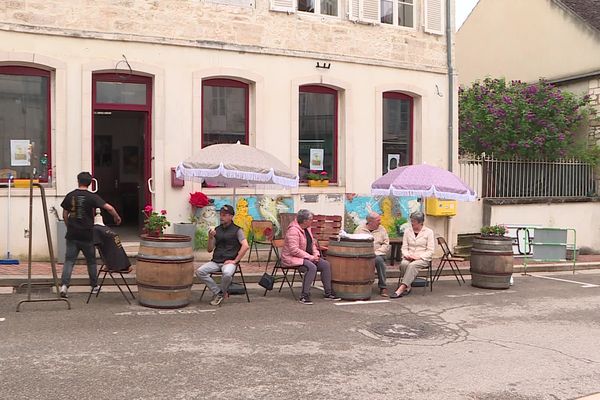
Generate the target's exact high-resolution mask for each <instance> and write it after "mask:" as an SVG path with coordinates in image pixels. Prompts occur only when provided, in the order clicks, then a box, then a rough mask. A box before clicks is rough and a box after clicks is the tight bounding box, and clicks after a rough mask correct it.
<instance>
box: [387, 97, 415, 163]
mask: <svg viewBox="0 0 600 400" xmlns="http://www.w3.org/2000/svg"><path fill="white" fill-rule="evenodd" d="M383 98H384V99H394V100H408V101H409V108H410V114H409V118H410V121H409V138H408V165H412V163H413V145H414V140H415V132H414V120H415V119H414V112H415V107H414V98H412V97H411V96H409V95H407V94H404V93H399V92H384V93H383ZM383 110H385V109H384V108H383V107H382V114H381V123H382V125H383V112H384V111H383ZM382 134H383V132H382ZM381 150H382V154H383V136H382V138H381ZM382 162H383V160H382Z"/></svg>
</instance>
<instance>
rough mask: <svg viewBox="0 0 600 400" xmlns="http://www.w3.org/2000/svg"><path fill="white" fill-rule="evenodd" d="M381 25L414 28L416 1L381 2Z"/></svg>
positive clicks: (394, 0) (390, 0)
mask: <svg viewBox="0 0 600 400" xmlns="http://www.w3.org/2000/svg"><path fill="white" fill-rule="evenodd" d="M380 2H381V23H382V24H390V25H397V26H405V27H408V28H414V26H415V23H414V12H415V5H414V0H380Z"/></svg>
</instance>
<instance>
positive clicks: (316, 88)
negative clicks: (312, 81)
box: [298, 85, 339, 183]
mask: <svg viewBox="0 0 600 400" xmlns="http://www.w3.org/2000/svg"><path fill="white" fill-rule="evenodd" d="M300 93H324V94H332V95H334V99H333V171H332V173H331V180H330V181H331V183H337V182H338V140H339V136H338V134H339V133H338V119H339V116H338V109H339V105H338V98H339V92H338V91H337V90H336V89H332V88H329V87H327V86H321V85H303V86H300ZM298 123H300V121H298ZM298 134H300V132H298ZM298 139H300V138H298ZM302 182H306V179H303V180H302Z"/></svg>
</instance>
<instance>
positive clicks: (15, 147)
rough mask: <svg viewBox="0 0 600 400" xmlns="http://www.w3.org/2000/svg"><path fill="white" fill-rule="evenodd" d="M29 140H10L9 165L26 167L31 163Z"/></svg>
mask: <svg viewBox="0 0 600 400" xmlns="http://www.w3.org/2000/svg"><path fill="white" fill-rule="evenodd" d="M29 145H30V143H29V140H11V141H10V165H11V166H12V167H28V166H30V165H31V152H30V151H29V149H30V147H29Z"/></svg>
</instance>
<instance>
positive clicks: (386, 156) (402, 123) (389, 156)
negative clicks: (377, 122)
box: [382, 92, 413, 174]
mask: <svg viewBox="0 0 600 400" xmlns="http://www.w3.org/2000/svg"><path fill="white" fill-rule="evenodd" d="M412 147H413V99H412V97H410V96H407V95H405V94H402V93H397V92H385V93H384V94H383V160H382V162H383V169H382V170H383V173H384V174H385V173H386V172H388V171H389V170H392V169H395V168H397V167H401V166H404V165H410V164H412Z"/></svg>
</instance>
